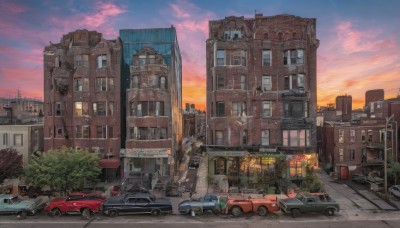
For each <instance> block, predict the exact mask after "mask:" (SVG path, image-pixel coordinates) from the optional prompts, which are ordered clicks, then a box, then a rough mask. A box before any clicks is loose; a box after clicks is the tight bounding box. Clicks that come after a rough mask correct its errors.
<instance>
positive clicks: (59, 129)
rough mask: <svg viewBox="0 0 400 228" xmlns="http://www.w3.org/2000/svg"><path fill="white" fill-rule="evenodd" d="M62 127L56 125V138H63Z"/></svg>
mask: <svg viewBox="0 0 400 228" xmlns="http://www.w3.org/2000/svg"><path fill="white" fill-rule="evenodd" d="M63 131H64V128H63V127H62V126H56V138H63V137H64V133H63Z"/></svg>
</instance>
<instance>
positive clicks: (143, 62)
mask: <svg viewBox="0 0 400 228" xmlns="http://www.w3.org/2000/svg"><path fill="white" fill-rule="evenodd" d="M139 65H146V56H145V55H139Z"/></svg>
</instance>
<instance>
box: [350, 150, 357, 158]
mask: <svg viewBox="0 0 400 228" xmlns="http://www.w3.org/2000/svg"><path fill="white" fill-rule="evenodd" d="M354 160H356V150H355V149H350V161H354Z"/></svg>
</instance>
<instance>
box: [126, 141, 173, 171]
mask: <svg viewBox="0 0 400 228" xmlns="http://www.w3.org/2000/svg"><path fill="white" fill-rule="evenodd" d="M123 162H124V176H125V177H128V176H130V174H131V173H137V172H147V173H157V174H158V175H160V176H169V170H170V164H171V163H172V157H171V149H170V148H156V149H154V148H152V149H125V150H124V158H123Z"/></svg>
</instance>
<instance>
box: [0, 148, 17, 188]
mask: <svg viewBox="0 0 400 228" xmlns="http://www.w3.org/2000/svg"><path fill="white" fill-rule="evenodd" d="M20 174H22V155H21V154H18V151H17V150H15V149H13V148H6V149H1V150H0V183H1V182H3V180H4V179H6V178H10V177H18V176H19V175H20Z"/></svg>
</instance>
